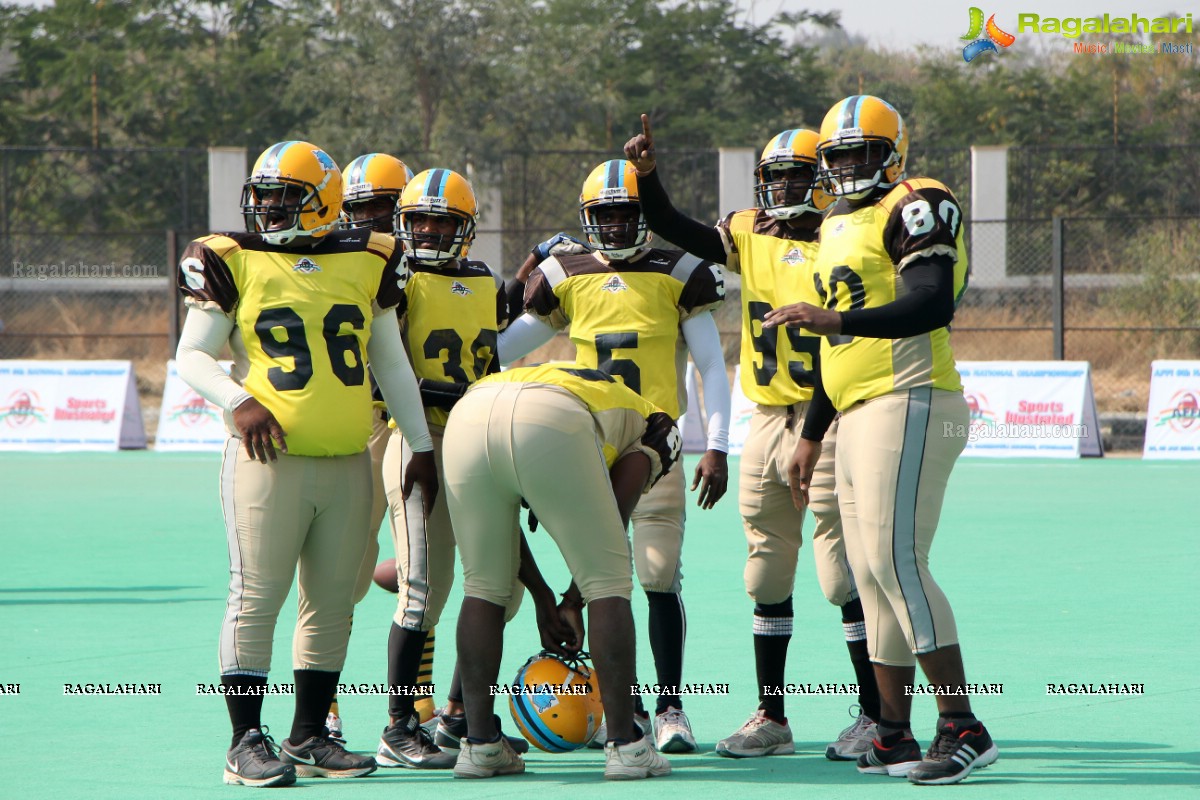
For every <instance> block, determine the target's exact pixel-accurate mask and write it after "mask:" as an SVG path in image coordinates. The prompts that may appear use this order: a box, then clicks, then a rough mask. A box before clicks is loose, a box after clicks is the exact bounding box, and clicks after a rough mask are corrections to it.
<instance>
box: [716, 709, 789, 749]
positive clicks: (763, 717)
mask: <svg viewBox="0 0 1200 800" xmlns="http://www.w3.org/2000/svg"><path fill="white" fill-rule="evenodd" d="M795 752H796V745H795V744H794V743H793V742H792V729H791V726H789V725H787V724H786V723H785V724H783V725H780V724H779V723H778V722H776V721H775V720H773V719H771V718H770V717H768V716H767V714H766V712H765V711H763V710H762V709H759V710H758V711H756V712H754V716H752V717H750V719H749V720H747V721H746V724H745V725H743V726H742V727H740V728H738V730H737V732H736V733H734V734H733V735H732V736H729V737H728V738H725V739H722V740H721V741H719V742H717V755H721V756H725V757H726V758H760V757H762V756H789V755H791V754H792V753H795Z"/></svg>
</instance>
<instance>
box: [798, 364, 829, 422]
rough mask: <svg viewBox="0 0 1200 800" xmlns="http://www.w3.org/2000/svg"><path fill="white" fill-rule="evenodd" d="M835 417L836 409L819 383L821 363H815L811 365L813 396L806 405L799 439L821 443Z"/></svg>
mask: <svg viewBox="0 0 1200 800" xmlns="http://www.w3.org/2000/svg"><path fill="white" fill-rule="evenodd" d="M836 416H837V409H836V408H834V407H833V401H832V400H830V399H829V395H828V394H826V393H825V386H824V385H823V384H822V383H821V363H820V361H817V362H816V363H815V364H814V365H813V396H812V400H810V401H809V403H808V411H807V412H805V414H804V426H803V427H802V428H800V438H801V439H808V440H809V441H810V442H819V441H821V440H822V439H824V438H825V434H826V433H827V432H828V431H829V426H830V425H832V424H833V418H834V417H836Z"/></svg>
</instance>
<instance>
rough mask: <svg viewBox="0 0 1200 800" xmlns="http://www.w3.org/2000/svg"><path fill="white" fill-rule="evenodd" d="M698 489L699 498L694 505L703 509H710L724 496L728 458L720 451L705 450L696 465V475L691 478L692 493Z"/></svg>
mask: <svg viewBox="0 0 1200 800" xmlns="http://www.w3.org/2000/svg"><path fill="white" fill-rule="evenodd" d="M697 486H698V487H700V496H699V497H698V498H696V505H698V506H700V507H701V508H704V509H709V508H712V507H713V506H715V505H716V504H717V501H718V500H720V499H721V498H722V497H724V496H725V491H726V490H727V489H728V488H729V457H728V456H727V455H726V454H725V453H722V452H721V451H720V450H705V451H704V455H702V456H700V463H699V464H697V465H696V473H695V475H694V476H693V477H692V491H693V492H694V491H696V487H697Z"/></svg>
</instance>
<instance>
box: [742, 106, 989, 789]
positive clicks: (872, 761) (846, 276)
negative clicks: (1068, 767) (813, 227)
mask: <svg viewBox="0 0 1200 800" xmlns="http://www.w3.org/2000/svg"><path fill="white" fill-rule="evenodd" d="M907 154H908V132H907V130H906V129H905V126H904V120H903V119H902V118H901V116H900V114H899V113H898V112H897V111H896V109H894V108H892V106H890V105H889V104H888V103H886V102H884V101H883V100H880V99H879V98H878V97H871V96H868V95H855V96H852V97H848V98H846V99H845V100H842V101H841V102H839V103H838V104H837V105H835V106H834V107H833V108H832V109H830V111H829V113H828V114H826V115H825V120H824V121H823V122H822V123H821V139H820V142H819V144H818V145H817V159H818V162H819V173H818V178H819V180H820V181H821V185H822V188H823V189H824V190H825V191H826V192H827V193H829V194H832V195H834V196H835V197H837V198H838V201H837V203H836V204H835V205H834V207H833V209H832V210H831V211H830V212H829V214H828V215H827V216H826V218H825V221H824V222H823V223H821V249H820V251H819V253H818V255H817V266H816V269H815V270H814V277H813V281H814V285H815V287H816V290H817V294H818V295H819V296H820V300H821V302H820V303H797V304H795V305H791V306H787V307H785V308H781V309H776V310H775V311H772V312H771V313H769V314H768V315H767V320H766V323H765V324H766V325H768V326H775V325H783V324H787V325H789V326H798V327H801V328H804V329H806V330H809V331H812V332H813V333H817V334H821V335H822V336H823V337H824V339H823V340H822V342H821V360H820V372H821V383H820V385H819V388H818V389H817V391H816V392H815V393H814V396H813V401H812V403H811V405H810V407H809V409H808V412H807V415H806V418H805V422H804V427H803V430H802V431H801V440H800V442H799V443H798V444H797V446H796V452H795V454H794V456H793V463H792V465H791V466H790V467H789V469H792V470H793V471H794V477H795V481H794V482H793V487H794V488H795V490H796V493H797V495H799V497H798V498H797V499H798V501H802V500H803V495H804V493H805V492H807V491H808V490H809V485H810V482H811V479H812V469H813V463H814V462H815V461H816V460H817V458H818V457H819V453H820V449H821V448H820V439H821V435H822V434H823V433H824V431H825V429H826V428H827V427H828V424H829V421H830V420H831V419H832V418H833V415H834V411H835V410H836V411H840V412H841V415H842V416H841V420H840V422H839V425H838V444H837V450H838V453H837V463H836V471H837V486H838V502H839V505H840V507H841V512H842V526H843V531H844V536H845V540H846V552H847V554H848V555H849V557H850V564H851V566H852V567H853V570H854V576H855V578H856V579H857V581H858V586H859V591H860V593H861V596H862V601H863V608H864V610H865V612H866V623H867V646H868V648H869V649H870V653H871V660H872V661H873V662H874V664H875V676H876V680H877V682H878V684H879V694H880V701H881V710H880V715H881V716H880V718H879V726H878V733H877V738H876V739H875V742H874V744H873V746H872V748H871V750H870V751H868V752H867V753H864V754H863V755H862V756H860V757H859V759H858V769H859V771H860V772H863V773H870V774H880V775H883V774H887V775H892V776H903V775H907V776H908V779H909V780H910V781H912V782H913V783H918V784H945V783H957V782H959V781H961V780H962V779H963V778H966V777H967V776H968V775H970V773H971V771H972V770H973V769H977V768H981V767H986V766H987V765H988V764H991V763H992V762H993V761H995V760H996V758H997V749H996V745H995V744H994V743H993V742H992V738H991V736H989V735H988V732H987V730H986V729H985V728H984V727H983V724H982V723H981V722H979V721H978V720H977V719H976V718H975V716H974V714H973V713H972V711H971V702H970V699H969V697H968V696H967V694H966V689H965V685H966V678H965V674H964V669H963V662H962V654H961V652H960V650H959V646H958V632H957V630H956V628H955V623H954V614H953V612H952V611H951V608H950V603H949V602H948V601H947V600H946V596H945V595H944V594H943V593H942V590H941V589H940V588H939V587H938V585H937V583H936V582H935V581H934V580H933V576H932V575H931V574H930V571H929V548H930V545H931V544H932V542H933V536H934V533H935V531H936V529H937V523H938V516H939V515H940V514H941V509H942V499H943V497H944V495H945V492H946V484H947V481H949V479H950V472H951V470H952V469H953V467H954V462H955V460H957V458H958V456H959V454H960V453H962V451H963V448H964V447H965V445H966V434H965V433H963V434H961V435H955V433H954V432H955V431H966V429H967V416H968V412H967V404H966V401H965V400H964V399H963V392H962V381H961V380H960V379H959V375H958V371H957V369H956V368H955V365H954V354H953V353H952V352H951V349H950V330H949V325H950V322H951V320H952V319H953V318H954V310H955V306H956V304H957V302H958V300H959V298H960V297H961V296H962V293H963V291H964V290H965V289H966V286H967V259H966V251H965V249H964V247H963V230H962V229H963V225H962V209H961V208H960V207H959V205H958V201H957V200H956V199H955V197H954V194H953V193H952V192H951V191H950V189H948V188H947V187H946V186H945V185H943V184H941V183H939V182H938V181H935V180H932V179H930V178H906V177H905V166H906V164H905V158H906V156H907ZM914 662H919V663H920V665H921V669H922V671H923V672H924V673H925V676H926V678H927V679H928V680H929V682H930V683H931V684H934V685H936V686H938V687H939V689H940V690H941V691H939V693H938V695H937V705H938V711H939V712H940V716H939V717H938V722H937V733H936V736H935V738H934V740H933V743H932V744H931V745H930V747H929V750H928V751H927V752H926V753H925V757H924V759H922V757H921V749H920V746H919V745H918V744H917V742H916V741H915V740H914V738H913V735H912V731H911V730H910V727H909V726H910V722H909V713H910V709H911V707H912V697H911V695H907V694H906V693H905V687H907V686H910V685H911V684H912V682H913V677H914V674H915V667H914Z"/></svg>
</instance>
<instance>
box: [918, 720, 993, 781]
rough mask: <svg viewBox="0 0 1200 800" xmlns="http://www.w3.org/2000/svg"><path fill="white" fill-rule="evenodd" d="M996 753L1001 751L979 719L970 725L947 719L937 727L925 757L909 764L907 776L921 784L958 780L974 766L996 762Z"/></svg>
mask: <svg viewBox="0 0 1200 800" xmlns="http://www.w3.org/2000/svg"><path fill="white" fill-rule="evenodd" d="M999 757H1000V751H999V749H997V747H996V743H995V742H993V741H992V737H991V736H990V735H989V734H988V732H987V728H985V727H983V723H982V722H976V723H975V724H974V725H972V726H971V727H969V728H958V727H957V726H955V724H954V723H953V722H948V723H946V724H945V725H943V726H942V727H940V728H938V734H937V738H936V739H934V740H933V744H931V745H929V752H927V753H926V754H925V760H924V761H922V762H921V763H920V764H917V765H916V766H915V767H913V768H912V770H911V771H910V772H909V773H908V779H909V780H910V781H912V782H913V783H918V784H921V785H922V786H940V785H944V784H949V783H958V782H959V781H961V780H962V779H963V778H965V777H967V776H968V775H970V774H971V772H972V771H973V770H977V769H983V768H984V767H986V766H988V765H989V764H994V763H996V759H997V758H999Z"/></svg>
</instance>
